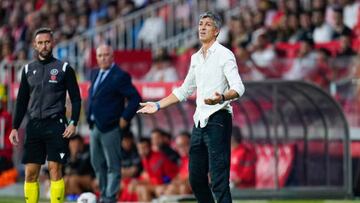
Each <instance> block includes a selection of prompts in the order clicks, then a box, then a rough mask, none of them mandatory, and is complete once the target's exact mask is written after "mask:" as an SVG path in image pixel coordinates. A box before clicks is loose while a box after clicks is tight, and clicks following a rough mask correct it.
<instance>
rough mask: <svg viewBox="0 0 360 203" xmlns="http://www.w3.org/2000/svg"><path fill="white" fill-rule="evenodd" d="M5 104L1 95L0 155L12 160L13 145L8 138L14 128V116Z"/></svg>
mask: <svg viewBox="0 0 360 203" xmlns="http://www.w3.org/2000/svg"><path fill="white" fill-rule="evenodd" d="M4 105H5V102H4V101H3V100H1V95H0V157H2V158H4V159H6V160H7V161H9V162H12V153H13V151H12V150H13V147H12V144H11V143H10V140H9V139H8V136H9V135H10V131H11V128H12V120H11V119H12V118H11V115H10V113H9V112H8V111H6V109H5V106H4Z"/></svg>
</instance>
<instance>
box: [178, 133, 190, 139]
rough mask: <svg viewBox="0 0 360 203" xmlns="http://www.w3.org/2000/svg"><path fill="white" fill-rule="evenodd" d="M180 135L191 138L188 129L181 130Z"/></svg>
mask: <svg viewBox="0 0 360 203" xmlns="http://www.w3.org/2000/svg"><path fill="white" fill-rule="evenodd" d="M178 136H179V137H187V138H189V139H190V137H191V134H190V133H189V132H188V131H181V132H180V133H179V135H178Z"/></svg>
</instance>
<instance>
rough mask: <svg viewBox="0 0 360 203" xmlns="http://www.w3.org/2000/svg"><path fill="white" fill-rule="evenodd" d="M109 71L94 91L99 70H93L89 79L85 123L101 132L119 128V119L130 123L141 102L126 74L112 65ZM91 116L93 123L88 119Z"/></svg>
mask: <svg viewBox="0 0 360 203" xmlns="http://www.w3.org/2000/svg"><path fill="white" fill-rule="evenodd" d="M109 71H110V72H109V74H108V75H107V76H106V77H105V78H104V80H103V81H102V82H101V83H100V84H99V85H98V87H97V88H96V90H95V91H94V90H93V86H94V83H95V80H96V78H97V76H98V74H99V72H100V70H99V69H98V70H94V71H93V72H92V73H91V78H90V79H91V86H90V89H89V101H88V108H87V121H88V123H89V125H90V127H92V126H93V125H94V124H95V125H96V127H97V128H98V129H99V130H100V131H101V132H108V131H110V130H112V129H114V128H115V127H119V120H120V118H121V117H122V118H124V119H125V120H127V121H128V122H130V120H131V119H132V117H134V115H135V113H136V111H137V108H138V105H139V102H140V101H141V98H140V95H139V93H138V92H137V90H136V89H135V87H134V85H133V84H132V82H131V77H130V75H129V74H128V73H127V72H125V71H123V70H121V69H120V68H119V66H117V65H113V66H112V67H111V69H110V70H109ZM125 101H126V103H127V105H126V106H125ZM91 115H94V121H92V120H91V119H90V117H91Z"/></svg>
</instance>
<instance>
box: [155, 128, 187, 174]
mask: <svg viewBox="0 0 360 203" xmlns="http://www.w3.org/2000/svg"><path fill="white" fill-rule="evenodd" d="M150 137H151V148H152V150H153V151H155V152H162V153H163V154H164V155H165V156H166V157H167V158H168V159H169V160H170V161H171V162H172V163H173V166H172V167H173V168H174V169H175V170H176V169H177V165H178V163H179V160H180V156H179V154H178V153H177V152H176V151H175V150H174V149H172V148H171V134H168V133H167V132H165V131H164V130H162V129H159V128H156V129H153V130H152V131H151V135H150Z"/></svg>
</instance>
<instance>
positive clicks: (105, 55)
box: [96, 44, 114, 70]
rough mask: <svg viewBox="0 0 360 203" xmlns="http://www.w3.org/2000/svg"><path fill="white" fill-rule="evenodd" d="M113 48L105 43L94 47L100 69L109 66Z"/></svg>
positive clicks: (111, 60)
mask: <svg viewBox="0 0 360 203" xmlns="http://www.w3.org/2000/svg"><path fill="white" fill-rule="evenodd" d="M113 53H114V51H113V49H112V48H111V46H109V45H107V44H102V45H100V46H99V47H98V48H97V49H96V61H97V64H98V66H99V68H100V69H103V70H106V69H108V68H110V66H111V64H112V63H113V61H114V57H113Z"/></svg>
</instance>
